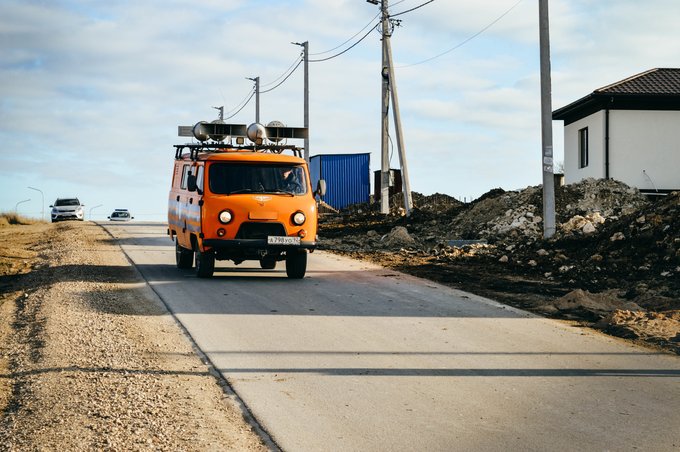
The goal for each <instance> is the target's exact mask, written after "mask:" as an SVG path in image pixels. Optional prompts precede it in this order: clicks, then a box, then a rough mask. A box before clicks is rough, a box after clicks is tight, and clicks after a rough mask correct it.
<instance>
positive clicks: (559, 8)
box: [0, 0, 680, 214]
mask: <svg viewBox="0 0 680 452" xmlns="http://www.w3.org/2000/svg"><path fill="white" fill-rule="evenodd" d="M420 3H421V2H418V1H415V0H407V1H404V2H401V3H397V2H396V1H391V4H392V5H395V6H394V7H393V11H395V12H396V11H403V10H406V9H408V8H411V7H414V6H416V5H418V4H420ZM516 3H517V2H516V0H489V1H485V2H468V1H463V0H456V1H443V0H438V1H435V2H432V3H431V4H428V5H426V6H425V7H423V8H420V9H418V10H416V11H413V12H412V13H409V14H407V15H403V16H399V18H400V19H403V23H402V25H403V26H402V27H400V28H397V29H396V30H395V32H394V36H393V39H392V45H393V51H394V58H395V62H396V63H397V65H404V64H408V63H413V62H417V61H421V60H423V59H425V58H429V57H432V56H434V55H437V54H438V53H441V52H442V51H444V50H447V49H450V48H452V47H454V46H455V45H457V44H460V43H461V42H463V41H465V40H467V39H468V38H470V37H471V36H473V35H475V34H476V33H478V32H479V31H481V30H482V29H483V28H484V27H486V26H488V25H489V24H490V23H491V22H492V21H493V20H495V19H497V18H498V17H499V16H500V15H501V14H502V13H503V12H505V11H507V10H508V9H509V8H511V7H512V6H513V5H515V4H516ZM377 13H378V9H377V8H376V7H375V6H374V5H371V4H369V3H366V2H361V1H358V2H357V1H355V0H332V1H327V2H318V1H312V0H287V1H283V2H273V1H265V0H260V1H245V0H239V1H235V0H234V1H226V0H201V1H197V0H192V1H189V0H172V1H164V2H160V1H147V2H133V1H121V2H97V1H91V0H79V1H64V2H40V1H24V0H22V1H19V0H6V1H4V2H2V3H1V4H0V139H2V141H3V149H4V151H3V165H2V170H1V171H2V175H3V177H2V180H3V182H2V183H3V184H5V186H6V188H7V189H6V190H2V191H0V193H1V194H0V209H5V210H7V209H10V208H13V207H14V205H15V203H16V201H17V199H16V197H17V196H22V195H21V194H18V193H19V192H18V191H17V189H16V187H23V186H25V185H36V184H39V183H42V184H44V188H45V191H46V192H47V191H49V196H48V193H46V197H55V196H56V195H57V194H66V195H73V194H77V193H76V192H79V193H87V194H88V196H91V197H92V199H93V200H100V201H97V202H96V203H95V204H92V205H96V204H99V203H101V202H105V203H107V205H106V208H107V209H108V208H114V207H130V208H132V209H133V210H134V211H136V212H138V213H140V214H142V213H144V212H143V211H145V210H146V211H147V213H151V212H153V213H158V212H161V213H162V212H163V211H164V209H165V202H166V199H165V193H166V192H167V185H168V183H169V165H170V164H171V155H172V144H175V142H176V141H177V140H178V138H177V137H176V136H175V134H176V127H177V125H179V124H183V125H188V124H193V123H195V122H196V121H198V120H205V119H212V118H214V117H216V111H215V110H213V109H212V108H211V107H213V106H218V105H224V106H225V109H226V110H227V111H229V110H232V109H234V107H236V106H237V105H238V102H240V101H241V100H242V99H243V98H244V96H246V94H248V92H249V90H250V89H251V87H252V84H251V82H250V81H248V80H246V77H254V76H260V78H261V82H262V84H263V85H267V84H269V83H270V82H272V81H274V80H275V79H276V78H277V77H279V76H280V75H281V74H282V73H283V72H284V71H285V70H286V68H288V67H289V66H290V64H291V63H292V62H293V61H294V59H295V58H296V56H297V55H298V54H299V52H300V49H299V47H297V46H294V45H291V44H290V42H291V41H295V42H301V41H305V40H309V42H310V50H311V53H312V54H315V53H317V55H313V58H323V57H328V56H332V55H334V54H335V53H337V52H338V51H340V50H342V49H343V48H344V47H340V48H338V49H337V50H335V51H332V52H328V53H324V54H320V55H318V53H319V52H322V51H324V50H328V49H331V48H333V47H335V46H337V45H338V44H340V43H342V42H343V41H345V40H346V39H347V38H349V37H351V36H352V35H354V34H356V33H357V32H359V31H360V30H361V29H362V27H364V26H365V25H366V24H368V23H370V21H371V19H372V18H374V17H375V16H376V14H377ZM550 13H551V44H552V63H553V64H552V67H553V74H552V76H553V77H552V78H553V96H554V97H553V106H554V108H558V107H561V106H563V105H566V104H567V103H570V102H572V101H574V100H576V99H578V98H580V97H582V96H584V95H586V94H588V93H590V92H592V91H593V90H594V89H596V88H598V87H600V86H604V85H606V84H609V83H612V82H615V81H617V80H620V79H623V78H625V77H628V76H630V75H632V74H635V73H637V72H641V71H644V70H647V69H649V68H652V67H673V66H677V61H680V49H679V48H678V47H677V46H676V45H674V43H675V41H677V37H678V33H679V32H678V31H677V26H676V24H675V22H676V18H677V17H678V16H680V2H677V1H676V0H650V1H648V2H645V3H640V2H636V1H633V0H621V1H618V2H615V3H612V2H600V1H595V0H570V1H567V0H554V1H552V2H550ZM367 30H368V29H367ZM364 33H365V31H364V32H361V33H359V34H358V35H357V38H358V37H360V36H363V34H364ZM355 39H356V38H355ZM537 42H538V9H537V6H536V2H532V1H530V0H524V1H523V2H521V3H519V4H518V5H517V6H516V7H514V8H513V9H512V11H510V12H509V13H508V14H507V15H505V16H504V17H503V18H502V19H501V20H499V21H498V22H497V23H496V24H494V25H493V26H492V27H491V28H489V29H488V30H486V31H484V32H483V33H481V34H480V35H479V36H477V37H476V38H474V39H472V40H471V41H469V42H467V43H466V44H465V45H463V46H461V47H460V48H457V49H455V50H453V51H451V52H449V53H448V54H446V55H444V56H442V57H440V58H437V59H435V60H433V61H431V62H428V63H425V64H421V65H417V66H412V67H399V68H398V69H397V73H396V76H397V82H398V88H399V99H400V103H401V108H402V112H401V113H402V120H403V123H404V138H405V142H406V146H407V151H408V152H409V156H408V157H409V169H410V173H411V178H412V181H411V185H412V187H413V189H414V190H416V191H420V192H424V193H431V192H434V191H438V192H445V193H447V192H448V193H450V194H455V195H459V196H469V195H473V194H474V195H479V194H481V193H483V192H485V191H487V190H488V189H491V188H494V187H498V186H502V187H503V188H506V189H507V188H519V187H523V186H526V185H533V184H536V183H539V182H540V162H539V163H538V164H537V163H536V162H537V161H538V158H537V156H538V155H540V118H539V92H540V91H539V85H538V48H537ZM380 69H381V63H380V39H379V35H378V34H377V32H372V33H370V34H369V36H367V38H366V39H365V40H364V41H363V42H362V43H360V44H359V45H357V46H356V47H355V48H353V49H352V50H351V51H349V52H347V53H346V54H344V55H342V56H340V57H338V58H334V59H332V60H330V61H327V62H321V63H311V64H310V85H311V92H310V94H311V98H310V104H311V118H310V120H311V125H312V130H311V136H312V154H314V153H338V152H372V166H373V169H377V168H378V167H379V165H380V162H379V159H380V157H379V148H380V84H381V81H380ZM269 86H272V85H269ZM261 103H262V105H261V110H262V113H261V114H262V120H263V121H269V120H271V119H279V120H282V121H284V122H285V123H287V124H289V125H301V124H302V117H303V110H302V71H301V70H298V72H296V73H295V74H293V76H291V77H290V79H289V80H288V81H287V82H286V83H285V84H283V85H282V86H281V87H280V88H277V89H276V90H275V91H272V92H271V93H266V94H262V96H261ZM253 118H254V105H253V104H252V103H251V104H250V105H248V106H247V107H246V108H245V109H244V110H243V111H242V112H241V113H240V114H238V115H237V116H236V117H234V118H233V121H239V122H250V121H251V120H252V119H253ZM556 130H557V131H559V124H557V127H556ZM560 139H561V137H560V136H559V133H556V134H555V148H556V153H558V152H559V149H560V148H561V143H560V142H559V140H560ZM396 162H397V160H396V157H395V158H393V165H396ZM74 175H75V176H74ZM140 192H143V193H148V194H149V195H148V196H146V195H145V196H144V198H145V199H147V198H150V199H153V200H154V201H153V203H152V205H150V204H149V203H148V202H144V201H143V200H140V199H138V198H140V197H139V193H140ZM117 198H122V199H124V200H125V202H123V203H122V204H125V205H121V204H119V203H117V202H116V199H117ZM109 204H111V205H109ZM113 204H115V205H113ZM34 207H35V206H34ZM34 210H35V209H34ZM101 213H102V214H103V213H104V212H103V211H102V212H101Z"/></svg>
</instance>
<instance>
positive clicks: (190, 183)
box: [187, 174, 198, 191]
mask: <svg viewBox="0 0 680 452" xmlns="http://www.w3.org/2000/svg"><path fill="white" fill-rule="evenodd" d="M187 190H189V191H196V190H198V185H197V184H196V176H195V175H194V174H189V176H188V177H187Z"/></svg>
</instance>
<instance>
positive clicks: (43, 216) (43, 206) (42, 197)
mask: <svg viewBox="0 0 680 452" xmlns="http://www.w3.org/2000/svg"><path fill="white" fill-rule="evenodd" d="M28 188H29V189H31V190H35V191H37V192H40V199H41V200H42V204H40V219H41V220H43V221H44V220H45V195H43V192H42V190H39V189H37V188H34V187H28Z"/></svg>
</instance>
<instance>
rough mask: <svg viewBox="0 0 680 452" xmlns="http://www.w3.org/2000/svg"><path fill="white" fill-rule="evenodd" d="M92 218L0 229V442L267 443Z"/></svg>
mask: <svg viewBox="0 0 680 452" xmlns="http://www.w3.org/2000/svg"><path fill="white" fill-rule="evenodd" d="M227 394H228V390H227V392H226V393H225V390H223V388H222V387H220V385H219V384H218V380H217V379H216V378H215V376H213V375H212V374H211V369H210V368H209V367H208V366H207V365H206V364H204V363H203V362H201V360H200V359H199V358H198V357H197V354H196V353H195V350H193V348H192V346H191V343H190V342H189V340H188V338H187V337H186V336H184V334H183V333H182V331H181V330H180V329H179V327H178V326H177V324H176V323H175V321H174V319H173V318H172V317H171V315H170V314H169V313H168V312H167V311H166V310H165V308H164V306H163V305H162V304H161V303H160V302H158V301H157V299H156V298H155V297H154V296H153V294H152V293H150V292H149V291H148V289H146V288H145V284H144V283H143V281H142V280H141V279H140V278H139V276H138V275H137V274H136V273H135V272H134V271H133V270H132V268H131V267H130V265H129V263H128V261H127V260H126V258H125V257H124V255H123V254H122V252H121V250H120V248H119V247H118V246H117V245H116V244H115V243H114V242H113V241H112V240H111V239H110V238H109V236H108V235H106V234H105V232H104V231H103V230H102V229H101V228H100V227H98V226H96V225H94V224H91V223H78V222H75V223H60V224H55V225H51V224H44V223H42V224H34V225H27V226H11V225H10V226H8V225H5V226H2V227H0V412H1V413H2V417H1V418H0V450H8V451H13V450H168V451H170V450H172V451H175V450H197V451H198V450H238V451H241V450H251V451H255V450H267V448H266V447H265V446H264V445H263V444H262V441H261V439H260V437H259V436H258V435H257V434H256V433H255V432H254V431H253V428H252V427H251V426H250V424H249V423H248V422H247V421H246V420H245V419H244V415H246V416H247V414H246V413H245V412H244V411H242V410H241V407H240V406H239V404H238V401H237V400H236V399H235V398H233V397H231V396H229V395H227Z"/></svg>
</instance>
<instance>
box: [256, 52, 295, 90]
mask: <svg viewBox="0 0 680 452" xmlns="http://www.w3.org/2000/svg"><path fill="white" fill-rule="evenodd" d="M302 61H304V60H302V59H300V61H298V63H297V66H295V67H294V68H293V70H292V71H290V72H289V73H288V75H286V78H284V79H283V80H281V81H280V82H279V84H278V85H276V86H274V87H272V88H269V89H268V90H265V91H260V94H264V93H268V92H271V91H274V90H275V89H276V88H278V87H279V86H281V85H283V84H284V83H285V82H286V80H288V78H289V77H290V76H291V75H293V72H295V71H296V70H297V68H299V67H300V65H301V64H302Z"/></svg>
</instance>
